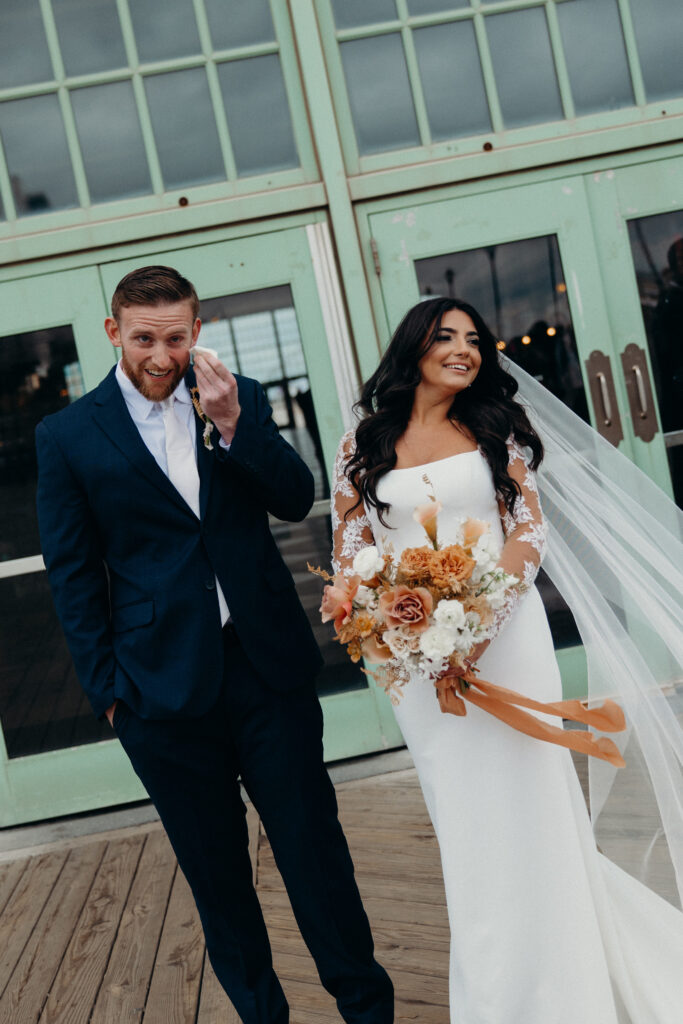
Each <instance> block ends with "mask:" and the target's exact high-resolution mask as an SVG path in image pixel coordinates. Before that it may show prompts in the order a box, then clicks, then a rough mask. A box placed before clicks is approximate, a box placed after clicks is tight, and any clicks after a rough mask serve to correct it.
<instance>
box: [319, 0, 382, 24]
mask: <svg viewBox="0 0 683 1024" xmlns="http://www.w3.org/2000/svg"><path fill="white" fill-rule="evenodd" d="M332 10H333V11H334V20H335V22H336V25H337V28H355V27H356V26H358V25H372V24H373V23H376V22H378V21H394V19H395V18H396V4H395V3H394V0H332Z"/></svg>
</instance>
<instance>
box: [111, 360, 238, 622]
mask: <svg viewBox="0 0 683 1024" xmlns="http://www.w3.org/2000/svg"><path fill="white" fill-rule="evenodd" d="M116 380H117V382H118V385H119V387H120V388H121V394H122V395H123V398H124V401H125V403H126V406H127V408H128V412H129V413H130V415H131V419H132V420H133V423H134V424H135V426H136V427H137V428H138V431H139V434H140V437H141V438H142V440H143V441H144V443H145V445H146V447H147V449H148V451H149V452H150V454H151V455H152V456H153V457H154V459H155V461H156V463H157V465H158V466H159V469H161V471H162V472H163V474H164V476H168V462H167V460H166V432H165V429H164V417H163V411H162V408H161V403H160V402H152V401H150V400H149V399H148V398H145V396H144V395H143V394H141V392H140V391H138V389H137V388H136V387H135V385H134V384H133V382H132V380H130V378H129V377H128V376H127V375H126V372H125V370H124V369H123V367H122V366H121V361H120V360H119V362H118V365H117V367H116ZM173 397H174V398H175V407H174V408H175V413H176V416H177V417H178V418H179V419H180V420H182V422H183V423H184V424H185V425H186V427H187V429H188V430H189V432H190V437H191V438H192V445H193V450H194V451H195V459H196V451H197V419H196V416H195V413H194V407H193V405H192V397H191V395H190V389H189V388H188V386H187V383H186V381H185V380H184V379H183V380H181V381H180V383H179V384H178V387H177V388H176V389H175V391H174V392H173ZM219 443H220V445H221V447H223V448H225V449H229V448H230V445H229V444H226V443H225V441H224V440H223V438H222V437H221V438H220V439H219ZM216 594H217V596H218V606H219V609H220V614H221V625H222V626H224V625H225V623H226V622H227V621H228V619H229V618H230V612H229V611H228V605H227V602H226V600H225V595H224V594H223V591H222V590H221V585H220V583H219V582H218V578H216Z"/></svg>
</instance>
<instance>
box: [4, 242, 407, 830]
mask: <svg viewBox="0 0 683 1024" xmlns="http://www.w3.org/2000/svg"><path fill="white" fill-rule="evenodd" d="M176 244H177V243H176ZM159 262H161V263H165V264H171V265H173V266H176V267H177V268H178V269H179V270H180V271H181V273H183V274H185V275H187V276H188V277H189V278H190V280H192V281H193V282H194V283H195V284H196V286H197V288H198V291H199V294H200V297H201V298H210V297H214V296H219V295H226V294H229V293H234V292H245V291H251V290H256V289H260V288H267V287H271V286H276V285H289V286H290V288H291V291H292V296H293V301H294V306H295V309H296V314H297V320H298V324H299V331H300V335H301V340H302V345H303V349H304V355H305V359H306V363H307V369H308V376H309V380H310V382H311V390H312V393H313V397H314V401H315V404H316V412H317V414H318V423H319V428H320V433H321V440H322V445H323V450H324V453H325V458H326V462H327V465H328V467H330V468H331V466H332V464H333V460H334V456H335V453H336V448H337V444H338V441H339V438H340V437H341V435H342V433H343V432H344V429H345V427H346V425H347V424H348V416H349V415H350V411H349V410H350V399H351V397H352V396H353V391H354V389H355V386H356V381H355V370H354V369H353V365H354V363H353V358H352V356H351V353H350V344H349V341H348V332H347V329H346V327H345V323H344V317H343V305H342V303H341V293H340V291H339V285H338V282H337V280H336V276H335V274H336V272H335V269H334V260H333V258H332V247H331V242H330V237H329V232H328V230H327V225H326V224H325V223H324V222H323V223H320V222H318V223H316V224H308V225H301V226H298V227H287V228H284V229H283V230H279V231H271V232H264V231H263V226H262V225H261V226H260V227H259V228H258V229H257V231H256V232H255V233H254V234H253V235H251V236H248V237H241V238H232V239H230V240H227V241H217V242H212V243H210V244H203V245H196V244H194V245H189V244H188V245H187V246H186V247H185V248H176V249H172V250H168V249H167V250H163V249H157V250H155V251H154V252H149V250H147V251H146V252H145V255H144V256H142V257H141V256H140V255H136V256H134V257H131V256H130V255H129V257H128V258H127V259H125V260H120V259H119V260H116V261H110V262H103V263H102V264H101V265H100V268H99V273H98V270H97V268H94V267H91V268H86V269H83V270H69V271H62V272H57V273H54V274H46V275H44V276H43V277H41V278H36V277H33V278H26V279H22V280H19V281H12V282H6V283H4V284H0V294H2V306H3V308H4V309H8V310H11V311H12V313H11V314H10V316H9V317H7V318H6V319H5V321H4V323H3V332H6V333H14V332H17V333H18V332H21V331H29V330H38V329H40V328H45V327H51V326H56V325H57V324H66V323H69V324H72V325H73V329H74V335H75V338H76V345H77V349H78V354H79V359H80V361H81V367H82V370H83V374H84V380H85V384H86V388H88V389H90V388H92V387H94V386H95V385H96V384H97V383H98V382H99V380H101V379H102V377H103V376H104V375H105V373H106V372H107V371H108V370H109V368H110V367H111V366H112V364H113V361H114V352H113V350H112V349H111V346H110V345H109V343H108V342H107V341H106V338H105V336H104V332H103V329H102V321H103V318H104V316H105V315H106V314H107V312H108V310H107V300H108V297H109V296H110V295H111V294H112V292H113V290H114V287H115V285H116V283H117V282H118V281H119V280H120V278H121V277H122V276H123V275H124V274H125V273H127V272H128V271H129V270H131V269H133V268H134V267H136V266H140V265H141V264H144V263H159ZM37 297H38V301H36V299H37ZM326 338H328V339H330V343H329V345H328V343H327V342H326V340H325V339H326ZM315 511H316V510H314V512H315ZM317 511H318V514H320V512H321V511H322V510H321V509H319V510H317ZM34 562H35V564H33V563H34ZM20 568H22V571H44V570H42V559H40V556H39V555H37V556H36V559H35V560H32V562H31V565H30V566H28V565H26V566H24V567H20ZM305 573H306V567H305V565H302V575H305ZM7 574H9V573H7ZM322 705H323V713H324V718H325V758H326V760H328V761H331V760H338V759H340V758H343V757H352V756H356V755H360V754H364V753H368V752H370V751H375V750H378V749H387V748H389V747H395V746H399V745H401V743H402V739H401V735H400V732H399V730H398V727H397V726H396V722H395V718H394V715H393V712H392V710H391V705H390V702H389V700H388V698H387V697H386V696H385V694H384V693H383V692H381V691H380V690H378V689H377V687H375V686H374V684H371V685H370V686H368V687H367V688H366V689H362V690H351V691H347V692H343V693H338V694H334V695H332V696H328V697H324V698H323V700H322ZM145 795H146V794H145V792H144V790H143V788H142V786H141V784H140V782H139V781H138V779H137V777H136V776H135V775H134V773H133V771H132V769H131V767H130V764H129V763H128V760H127V758H126V757H125V755H124V753H123V750H122V748H121V747H120V745H119V744H118V742H116V740H111V741H105V742H100V743H94V744H88V745H84V746H80V747H71V748H67V749H63V750H56V751H50V752H46V753H44V754H36V755H31V756H27V757H19V758H12V759H10V758H8V756H7V751H6V748H5V745H4V742H3V741H2V735H1V731H0V827H1V826H5V825H10V824H16V823H18V822H21V821H30V820H36V819H40V818H47V817H56V816H59V815H62V814H70V813H75V812H78V811H83V810H88V809H91V808H95V807H103V806H111V805H115V804H121V803H126V802H130V801H133V800H140V799H144V798H145Z"/></svg>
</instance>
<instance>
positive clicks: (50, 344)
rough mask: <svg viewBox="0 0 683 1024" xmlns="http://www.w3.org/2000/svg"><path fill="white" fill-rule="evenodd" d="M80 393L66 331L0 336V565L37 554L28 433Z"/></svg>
mask: <svg viewBox="0 0 683 1024" xmlns="http://www.w3.org/2000/svg"><path fill="white" fill-rule="evenodd" d="M82 393H83V380H82V377H81V371H80V366H79V363H78V356H77V354H76V344H75V341H74V335H73V331H72V329H71V327H53V328H49V329H48V330H44V331H31V332H29V333H26V334H11V335H8V336H5V337H4V338H2V337H0V488H1V491H0V494H1V498H0V561H7V560H8V559H11V558H24V557H26V556H27V555H36V554H38V552H39V551H40V541H39V538H38V521H37V517H36V511H35V498H36V479H37V475H36V474H37V470H36V455H35V446H34V441H33V435H34V431H35V428H36V425H37V423H38V422H39V421H40V420H41V419H42V418H43V417H44V416H47V415H48V414H49V413H52V412H57V410H59V409H62V408H64V406H66V405H68V404H69V402H70V401H73V400H74V399H75V398H79V397H80V395H81V394H82Z"/></svg>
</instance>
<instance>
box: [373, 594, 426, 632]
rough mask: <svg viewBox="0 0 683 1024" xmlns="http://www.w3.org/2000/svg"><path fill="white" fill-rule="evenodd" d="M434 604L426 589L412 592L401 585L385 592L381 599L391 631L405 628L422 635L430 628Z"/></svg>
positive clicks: (380, 604) (382, 610)
mask: <svg viewBox="0 0 683 1024" xmlns="http://www.w3.org/2000/svg"><path fill="white" fill-rule="evenodd" d="M433 605H434V602H433V601H432V595H431V594H430V593H429V591H428V590H425V588H424V587H415V589H413V590H411V588H410V587H406V586H405V585H404V584H403V583H399V584H398V586H396V587H394V588H393V590H387V591H385V592H384V593H383V594H382V596H381V597H380V599H379V608H380V611H381V612H382V614H383V615H384V618H385V620H386V623H387V626H388V627H389V628H390V629H391V628H393V627H395V626H403V627H404V628H405V629H411V630H414V631H415V632H416V633H421V632H422V631H423V630H425V629H427V627H428V626H429V620H428V616H429V615H430V613H431V610H432V607H433Z"/></svg>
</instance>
